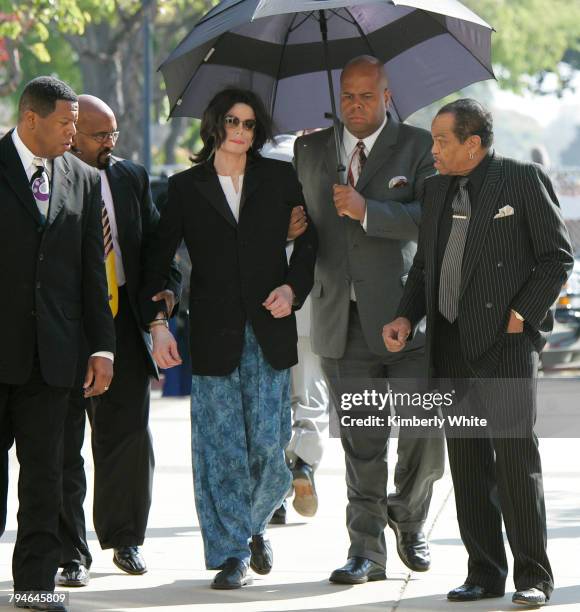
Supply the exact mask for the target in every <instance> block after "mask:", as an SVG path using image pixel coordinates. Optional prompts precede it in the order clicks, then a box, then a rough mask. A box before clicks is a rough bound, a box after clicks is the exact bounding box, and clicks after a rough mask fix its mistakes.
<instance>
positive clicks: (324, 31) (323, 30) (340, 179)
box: [318, 10, 346, 184]
mask: <svg viewBox="0 0 580 612" xmlns="http://www.w3.org/2000/svg"><path fill="white" fill-rule="evenodd" d="M318 16H319V17H320V34H321V35H322V42H323V50H324V64H325V66H326V76H327V78H328V90H329V92H330V108H331V111H332V124H333V127H334V146H335V148H336V175H337V183H338V184H345V178H344V172H345V170H346V168H345V167H344V166H343V164H342V155H341V150H340V149H341V144H342V137H341V131H340V123H339V121H338V116H337V114H336V100H335V99H334V85H333V83H332V71H331V70H330V61H329V59H328V25H327V23H326V11H324V10H321V11H318ZM327 116H328V115H327Z"/></svg>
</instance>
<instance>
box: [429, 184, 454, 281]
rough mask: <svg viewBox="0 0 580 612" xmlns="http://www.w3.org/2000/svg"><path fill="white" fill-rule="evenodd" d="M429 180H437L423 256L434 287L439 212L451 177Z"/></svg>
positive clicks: (436, 266) (436, 265)
mask: <svg viewBox="0 0 580 612" xmlns="http://www.w3.org/2000/svg"><path fill="white" fill-rule="evenodd" d="M430 180H432V181H437V184H436V185H435V186H434V187H433V188H434V190H435V193H434V194H433V200H432V207H433V210H432V211H431V212H430V213H429V215H430V216H431V218H432V223H433V231H432V233H431V235H430V240H429V243H428V252H426V253H425V254H424V256H425V260H426V262H427V267H428V269H429V273H430V274H429V275H430V276H431V286H432V287H436V286H437V285H438V279H437V272H438V263H437V262H438V254H437V247H438V244H439V226H440V221H441V212H442V209H443V207H444V206H445V198H446V197H447V192H448V190H449V185H450V183H451V177H450V176H443V175H439V176H437V177H433V178H432V179H430ZM425 214H426V213H425V211H423V216H425Z"/></svg>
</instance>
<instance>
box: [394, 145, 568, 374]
mask: <svg viewBox="0 0 580 612" xmlns="http://www.w3.org/2000/svg"><path fill="white" fill-rule="evenodd" d="M450 181H451V177H449V176H443V175H438V176H434V177H431V178H429V179H427V181H426V182H425V186H426V188H425V199H424V204H423V221H422V224H421V228H420V231H419V244H418V250H417V254H416V256H415V259H414V261H413V266H412V268H411V271H410V272H409V277H408V280H407V284H406V286H405V291H404V294H403V297H402V299H401V303H400V305H399V309H398V312H397V316H404V317H407V318H408V319H409V320H410V321H411V323H412V325H413V326H415V325H416V324H417V323H418V321H419V320H420V319H421V318H422V317H423V316H424V315H425V314H426V315H427V350H428V351H429V353H431V342H432V335H433V334H432V332H433V322H434V320H435V317H436V315H437V312H438V303H437V302H438V293H437V291H438V285H439V275H440V270H439V269H438V265H437V240H438V233H439V228H438V225H439V219H440V216H441V210H442V207H443V206H444V203H445V196H446V194H447V190H448V188H449V184H450ZM508 205H509V206H511V207H512V208H513V209H514V214H513V215H509V216H505V217H499V218H494V216H495V215H496V214H497V213H498V210H499V209H501V208H503V207H504V206H508ZM573 264H574V258H573V255H572V246H571V244H570V237H569V235H568V231H567V229H566V227H565V225H564V221H563V219H562V214H561V211H560V206H559V204H558V199H557V197H556V194H555V193H554V190H553V188H552V184H551V182H550V179H549V178H548V176H547V175H546V173H545V172H544V170H543V169H542V168H541V167H540V166H537V165H535V164H529V163H521V162H518V161H515V160H512V159H508V158H502V157H500V156H499V155H495V156H494V157H493V158H492V159H491V161H490V164H489V167H488V170H487V174H486V177H485V179H484V182H483V184H482V187H481V191H480V193H479V201H478V206H477V209H476V211H475V213H474V216H473V218H472V219H471V221H470V226H469V233H468V236H467V242H466V245H465V252H464V255H463V264H462V281H461V289H460V297H459V314H458V319H457V321H458V325H459V331H460V337H461V348H462V352H463V355H464V357H465V358H466V359H467V360H468V361H469V362H470V363H471V364H472V366H473V367H474V369H475V371H476V372H478V373H479V374H481V375H482V376H490V375H491V374H492V372H493V370H494V368H495V365H496V364H497V361H498V359H499V356H500V354H501V349H502V347H503V341H504V339H505V330H506V327H507V321H508V319H509V316H510V309H511V308H513V309H514V310H516V311H517V312H519V313H520V314H521V315H522V316H523V317H524V318H525V332H526V333H527V334H528V335H529V337H530V339H531V340H532V342H533V344H534V346H535V348H536V349H537V350H538V351H541V350H542V348H543V347H544V345H545V343H546V339H547V336H548V334H549V332H550V331H551V330H552V327H553V324H554V320H553V316H552V312H551V311H550V307H551V306H552V304H553V303H554V300H555V299H556V298H557V297H558V294H559V292H560V289H561V288H562V285H563V284H564V282H565V281H566V278H567V275H568V274H569V272H570V271H571V269H572V266H573Z"/></svg>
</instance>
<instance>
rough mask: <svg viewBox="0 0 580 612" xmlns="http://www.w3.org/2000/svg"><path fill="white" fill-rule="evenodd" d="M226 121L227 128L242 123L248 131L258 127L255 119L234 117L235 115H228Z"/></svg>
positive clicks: (235, 126)
mask: <svg viewBox="0 0 580 612" xmlns="http://www.w3.org/2000/svg"><path fill="white" fill-rule="evenodd" d="M224 123H225V126H226V127H227V128H237V127H238V126H239V125H240V123H241V124H242V127H243V128H244V130H246V131H248V132H253V131H254V130H255V129H256V120H255V119H244V120H243V121H242V120H241V119H240V118H239V117H234V115H226V116H225V117H224Z"/></svg>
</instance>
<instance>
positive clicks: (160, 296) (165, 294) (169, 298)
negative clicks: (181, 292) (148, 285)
mask: <svg viewBox="0 0 580 612" xmlns="http://www.w3.org/2000/svg"><path fill="white" fill-rule="evenodd" d="M151 300H152V301H153V302H160V301H161V300H165V308H166V312H167V316H171V313H172V312H173V308H174V307H175V294H174V293H173V291H171V289H164V290H163V291H160V292H159V293H156V294H155V295H154V296H153V297H152V298H151Z"/></svg>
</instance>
